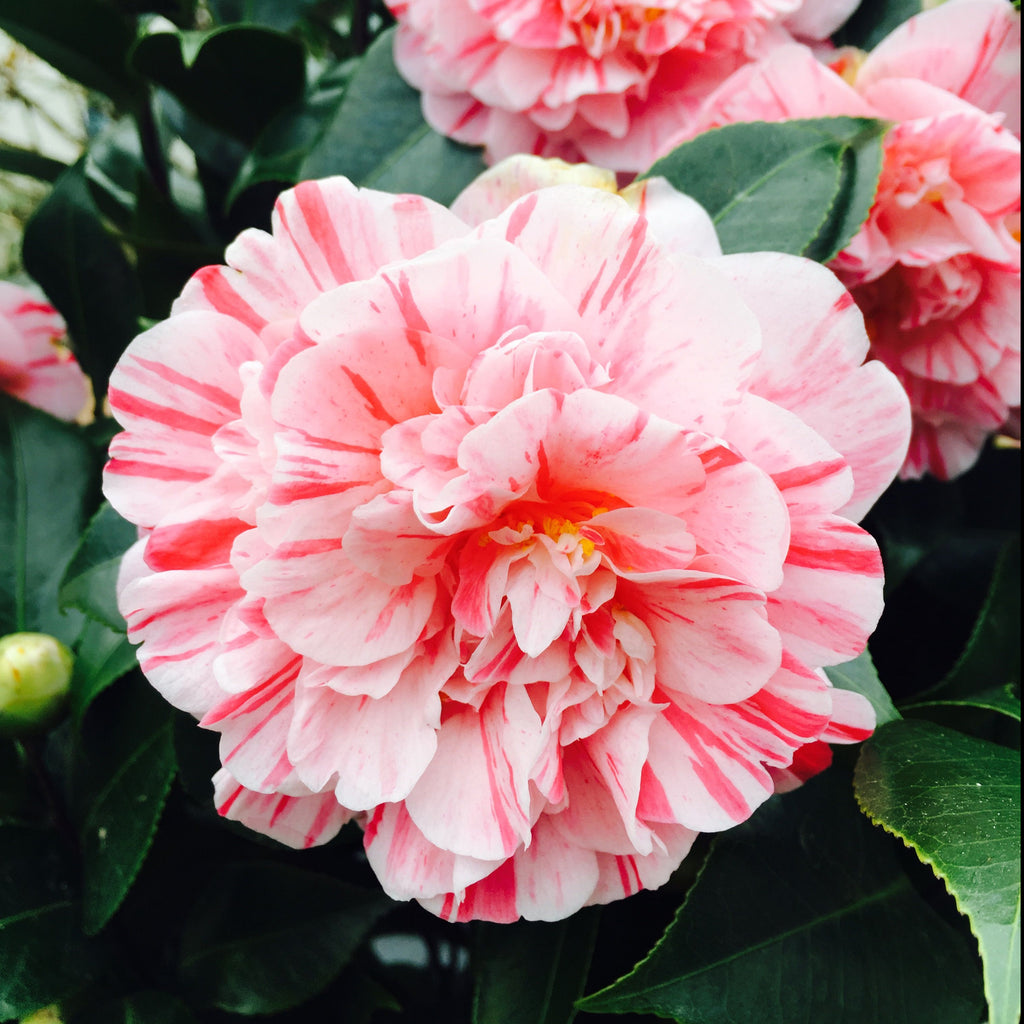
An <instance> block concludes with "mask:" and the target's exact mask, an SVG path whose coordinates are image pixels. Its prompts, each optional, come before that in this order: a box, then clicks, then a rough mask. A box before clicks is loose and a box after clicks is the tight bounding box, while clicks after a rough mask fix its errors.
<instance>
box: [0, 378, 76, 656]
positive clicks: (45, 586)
mask: <svg viewBox="0 0 1024 1024" xmlns="http://www.w3.org/2000/svg"><path fill="white" fill-rule="evenodd" d="M0 481H2V485H0V636H2V635H3V634H5V633H14V632H20V631H23V630H30V631H38V632H43V633H51V634H53V635H54V636H56V637H57V638H58V639H60V640H63V641H64V642H65V643H68V644H70V643H71V642H72V641H73V640H74V638H75V635H76V633H77V631H78V626H79V623H80V621H81V617H80V616H79V615H64V614H61V612H60V610H59V609H58V607H57V590H58V587H59V585H60V578H61V576H62V575H63V572H64V566H65V565H66V564H67V562H68V559H69V558H70V557H71V555H72V553H73V552H74V550H75V548H76V547H77V545H78V537H79V534H80V533H81V530H82V526H83V525H84V523H85V520H86V517H87V515H88V505H89V502H90V500H91V498H92V489H93V487H94V485H95V469H94V466H93V453H92V451H91V449H90V447H89V444H88V443H87V442H86V441H85V439H84V438H83V436H82V432H81V430H80V428H78V427H75V426H74V425H69V424H67V423H63V422H61V421H60V420H55V419H54V418H53V417H52V416H48V415H47V414H46V413H43V412H39V411H38V410H36V409H32V408H30V407H29V406H27V405H25V404H23V403H22V402H18V401H16V400H15V399H13V398H9V397H8V396H7V395H5V394H3V393H0ZM58 495H59V500H57V498H56V496H58Z"/></svg>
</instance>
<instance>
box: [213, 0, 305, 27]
mask: <svg viewBox="0 0 1024 1024" xmlns="http://www.w3.org/2000/svg"><path fill="white" fill-rule="evenodd" d="M316 2H317V0H209V8H210V13H211V14H212V15H213V16H214V18H215V19H216V21H217V24H219V25H227V24H230V23H231V22H237V21H243V22H248V23H250V24H254V25H263V26H265V27H266V28H273V29H277V30H278V31H279V32H287V31H288V29H290V28H291V27H292V26H293V25H294V24H295V23H296V22H297V21H298V20H299V19H300V18H301V17H302V16H303V14H305V13H306V10H307V9H308V8H310V7H312V6H313V5H314V4H315V3H316Z"/></svg>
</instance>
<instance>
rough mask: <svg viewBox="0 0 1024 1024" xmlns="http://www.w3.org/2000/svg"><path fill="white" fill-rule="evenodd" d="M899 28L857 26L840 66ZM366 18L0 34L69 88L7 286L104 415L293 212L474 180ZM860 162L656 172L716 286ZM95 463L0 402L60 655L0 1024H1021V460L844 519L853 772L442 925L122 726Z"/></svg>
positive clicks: (715, 145)
mask: <svg viewBox="0 0 1024 1024" xmlns="http://www.w3.org/2000/svg"><path fill="white" fill-rule="evenodd" d="M919 7H920V5H919V4H918V3H916V2H913V3H911V2H905V0H888V2H886V3H878V4H869V3H865V4H863V5H862V8H861V11H860V12H859V13H858V14H857V16H856V17H855V18H854V19H853V20H852V21H851V22H850V24H849V25H848V26H847V28H846V29H845V30H844V33H843V35H842V36H841V37H840V38H841V41H844V42H851V43H856V44H858V45H871V44H872V43H873V42H875V41H877V39H878V38H881V36H882V35H884V34H885V32H886V31H887V30H888V29H889V28H890V27H892V25H894V24H898V23H899V22H900V21H902V20H903V19H904V18H905V17H907V16H909V14H910V13H913V12H914V11H916V10H917V9H919ZM156 15H159V16H161V17H162V18H163V19H164V20H162V21H159V22H157V21H154V16H156ZM388 20H389V18H388V15H387V14H386V12H385V11H384V9H383V8H382V7H380V6H379V5H374V4H372V3H369V2H367V0H244V2H243V0H207V2H205V3H197V2H195V0H106V2H104V0H34V2H33V3H30V4H26V3H24V2H23V0H0V28H2V29H3V30H5V31H6V32H8V33H10V34H11V35H12V36H14V37H15V38H16V39H18V40H19V41H21V42H22V43H23V44H25V45H26V46H28V47H29V48H31V49H33V50H34V51H35V52H36V53H38V54H39V55H40V56H42V57H43V58H45V59H46V60H47V61H49V62H51V63H52V64H53V65H54V66H55V67H57V68H58V69H59V70H61V71H62V72H63V73H64V74H66V75H68V76H69V77H70V78H72V79H74V80H75V81H77V82H80V83H81V84H82V85H84V86H85V87H87V88H88V89H89V90H91V97H92V99H91V113H92V118H93V122H94V123H93V124H92V127H91V132H90V142H89V145H88V149H87V152H85V153H84V154H83V155H82V157H81V159H80V160H78V161H77V162H76V163H74V164H73V165H72V166H64V165H62V164H60V163H59V162H57V161H54V160H53V159H50V158H41V157H39V156H38V154H32V153H30V152H28V151H21V150H20V149H18V148H17V147H10V146H6V145H5V146H3V147H0V167H2V168H3V169H6V170H15V171H18V172H19V173H22V174H27V175H30V176H33V177H35V178H37V179H39V181H41V182H47V183H52V188H51V189H50V191H49V193H48V197H47V198H46V200H45V201H44V202H43V204H42V205H41V206H40V208H39V209H38V211H37V212H36V214H35V216H34V218H33V219H32V221H31V222H30V223H29V225H28V227H27V229H26V232H25V241H24V261H25V266H26V268H27V270H28V271H29V273H30V274H31V275H32V276H33V277H34V278H35V280H36V281H37V282H38V283H39V284H40V286H41V287H43V288H44V289H45V290H46V292H47V293H48V295H49V296H50V298H51V300H52V301H53V302H54V303H55V304H56V305H57V306H58V308H59V309H60V311H61V312H62V314H63V315H64V317H65V319H66V320H67V322H68V324H69V328H70V337H71V342H72V344H73V346H74V348H75V350H76V352H77V355H78V358H79V359H80V361H81V363H82V364H83V366H84V367H85V369H86V370H87V372H88V373H89V374H90V375H91V377H92V380H93V384H94V388H95V391H96V394H97V396H98V397H101V396H102V395H103V394H104V393H105V391H106V388H107V381H108V378H109V375H110V371H111V369H112V367H113V366H114V364H115V362H116V361H117V358H118V357H119V355H120V354H121V352H122V351H123V349H124V347H125V345H126V344H127V343H128V341H129V340H130V339H131V338H132V337H133V336H134V334H135V333H136V332H137V331H138V330H139V329H140V327H141V326H144V325H145V324H146V323H147V322H148V321H149V320H152V319H159V318H161V317H163V316H164V315H166V313H167V311H168V308H169V304H170V302H171V300H172V299H173V297H174V296H175V295H176V294H177V293H178V292H179V291H180V288H181V286H182V285H183V283H184V282H185V280H187V278H188V276H189V275H190V274H191V273H193V272H194V271H195V270H196V269H198V268H199V267H200V266H202V265H204V264H206V263H210V262H216V261H219V259H220V257H221V253H222V251H223V248H224V246H225V245H226V244H227V243H228V242H229V241H230V240H231V239H232V238H234V237H235V235H236V234H237V233H238V232H239V231H240V230H242V229H244V228H246V227H250V226H256V227H264V228H265V227H266V226H267V225H268V223H269V216H270V210H271V207H272V203H273V200H274V197H275V196H276V195H277V193H278V192H279V191H280V190H281V189H282V188H284V187H286V186H287V185H289V184H291V183H294V182H295V181H298V180H300V179H302V178H304V177H309V176H319V175H326V174H337V173H344V174H347V175H349V176H350V177H352V178H353V180H355V181H356V182H357V183H359V184H363V185H367V186H370V187H375V188H380V189H385V190H389V191H412V190H415V191H417V192H420V193H423V194H426V195H428V196H431V197H432V198H434V199H437V200H438V201H441V202H450V201H451V200H452V199H453V198H454V197H455V196H456V195H457V194H458V192H459V191H460V190H461V188H463V187H464V186H465V185H466V184H467V183H468V182H469V181H470V180H472V178H473V177H474V176H475V175H476V174H477V173H479V171H480V170H481V169H482V167H483V163H482V159H481V156H480V153H479V152H478V151H476V150H473V149H469V148H467V147H463V146H460V145H458V144H455V143H452V142H450V141H449V140H447V139H444V138H442V137H441V136H439V135H437V134H436V133H435V132H433V131H432V130H431V129H430V128H429V127H428V126H427V125H426V123H425V122H424V120H423V118H422V115H421V113H420V106H419V98H418V96H417V94H416V93H415V91H414V90H412V89H411V88H410V87H408V86H407V85H406V84H405V83H404V82H402V80H401V79H400V78H399V77H398V75H397V73H396V71H395V69H394V64H393V61H392V59H391V44H392V38H391V33H390V32H389V31H388V30H387V25H388ZM886 127H887V126H886V125H885V124H882V123H880V122H874V121H867V120H859V119H851V118H838V119H825V120H817V121H807V122H795V123H792V124H790V125H785V126H769V125H759V124H755V125H741V126H734V127H731V128H725V129H720V130H718V131H715V132H712V133H708V134H707V135H704V136H701V137H698V138H697V139H695V140H694V141H692V142H690V143H688V144H686V145H684V146H682V147H680V148H679V149H678V150H677V151H675V152H674V153H672V154H671V155H669V156H668V157H666V158H665V159H664V160H662V161H660V162H659V163H658V164H656V165H655V166H654V167H652V168H651V169H650V171H649V172H648V173H649V174H662V175H665V176H667V177H668V178H669V180H670V181H672V182H674V183H675V184H676V185H678V186H679V187H680V188H682V189H683V190H684V191H687V192H689V193H691V194H692V195H694V196H695V197H696V198H698V199H699V200H700V201H702V202H703V203H704V204H705V205H706V206H707V208H708V209H709V211H710V212H711V214H712V216H713V218H714V219H715V221H716V224H717V227H718V229H719V231H720V233H721V237H722V240H723V243H724V246H725V249H726V251H732V252H735V251H750V250H755V249H776V250H781V251H786V252H793V253H799V254H805V255H808V256H811V257H812V258H816V259H819V260H822V261H824V260H827V259H828V258H830V257H831V256H832V255H833V254H834V253H835V252H836V251H837V250H838V249H839V248H840V247H841V246H842V245H843V244H844V242H846V241H847V240H848V239H849V238H850V237H851V235H852V234H853V233H854V232H855V231H856V230H857V228H858V227H859V225H860V224H861V223H862V221H863V219H864V217H865V216H866V214H867V210H868V208H869V206H870V204H871V201H872V197H873V195H874V189H875V185H876V183H877V177H878V167H879V160H880V153H881V140H882V137H883V135H884V133H885V131H886ZM709 169H713V170H709ZM143 318H145V319H143ZM113 429H114V427H113V425H112V424H110V423H109V422H105V421H102V420H101V421H100V422H99V423H97V424H93V425H92V426H90V427H80V426H77V425H74V424H71V425H69V424H63V423H59V422H57V421H56V420H53V419H52V418H50V417H49V416H47V415H45V414H43V413H40V412H36V411H35V410H32V409H29V408H28V407H26V406H23V405H21V404H20V403H18V402H16V401H14V400H13V399H9V398H7V397H6V396H4V395H2V394H0V481H2V484H0V633H8V632H13V631H21V630H40V631H46V632H49V633H52V634H54V635H56V636H58V637H59V638H60V639H62V640H63V641H64V642H66V643H67V644H69V646H71V647H72V648H73V650H74V651H75V654H76V656H77V660H76V667H75V675H74V678H73V680H72V688H71V701H70V714H69V716H68V718H67V719H66V720H65V721H64V723H63V724H62V725H61V726H60V727H58V728H57V729H56V730H54V731H53V732H52V733H50V734H49V736H47V737H46V738H45V739H34V740H25V741H24V742H16V741H14V740H7V739H0V1020H14V1019H19V1018H21V1017H25V1016H27V1015H29V1014H30V1013H32V1012H34V1011H36V1010H38V1009H40V1008H41V1007H43V1006H45V1005H47V1004H50V1003H59V1004H60V1007H61V1013H62V1015H63V1019H64V1020H65V1021H67V1022H68V1024H98V1022H101V1021H102V1022H120V1021H123V1022H125V1024H128V1022H131V1024H189V1022H199V1024H204V1022H210V1024H224V1022H227V1021H230V1020H235V1019H239V1018H240V1017H243V1016H250V1015H253V1014H259V1015H261V1019H266V1020H272V1021H281V1022H284V1024H287V1022H292V1021H298V1020H300V1019H301V1020H303V1021H308V1020H334V1019H346V1020H353V1021H367V1022H374V1021H376V1022H380V1021H384V1022H387V1021H397V1020H419V1019H439V1018H438V1017H437V1014H438V1013H441V1014H443V1019H446V1020H451V1021H460V1020H464V1021H470V1020H472V1021H474V1022H475V1024H497V1022H498V1021H516V1022H518V1021H522V1022H524V1024H525V1022H527V1021H529V1022H537V1024H562V1022H567V1021H570V1020H572V1019H573V1017H574V1016H575V1015H576V1014H580V1015H581V1017H580V1019H581V1020H583V1021H590V1020H594V1021H600V1020H601V1019H610V1018H608V1017H606V1016H605V1015H611V1014H623V1013H625V1014H632V1015H634V1017H633V1018H632V1019H635V1020H640V1019H651V1018H649V1017H648V1018H644V1017H643V1016H642V1015H645V1014H655V1015H658V1016H660V1017H668V1018H671V1019H674V1020H678V1021H686V1022H690V1024H705V1022H706V1024H711V1022H723V1024H724V1022H726V1021H734V1022H735V1021H739V1022H749V1021H758V1022H761V1021H763V1022H769V1021H773V1020H777V1021H779V1022H780V1024H781V1022H786V1024H789V1022H796V1021H800V1020H805V1019H806V1020H811V1019H816V1020H817V1019H822V1018H825V1019H828V1020H835V1021H839V1022H842V1021H849V1022H851V1024H855V1022H860V1021H866V1020H879V1021H883V1020H884V1021H893V1022H898V1024H932V1022H941V1021H946V1020H948V1021H949V1022H950V1024H958V1022H970V1021H976V1020H980V1019H982V1016H983V1014H984V1012H985V1011H984V1005H985V1003H986V1002H987V1005H988V1012H989V1015H990V1016H989V1019H990V1021H991V1024H1013V1022H1014V1021H1015V1020H1016V1019H1017V1018H1018V1016H1019V999H1020V995H1019V964H1018V963H1017V960H1018V956H1017V954H1018V953H1019V941H1020V939H1019V900H1020V880H1019V831H1018V829H1019V813H1018V812H1019V785H1018V782H1019V734H1020V726H1019V721H1020V696H1019V693H1020V690H1019V687H1020V662H1019V624H1020V607H1019V593H1020V572H1019V540H1017V539H1016V538H1017V537H1018V536H1019V522H1020V514H1019V493H1020V487H1019V473H1020V464H1019V453H1018V452H1016V451H1012V450H1002V449H1000V450H996V449H990V450H988V451H986V452H985V454H984V455H983V457H982V459H981V461H980V462H979V464H978V466H977V467H976V468H975V469H974V470H972V471H971V472H969V473H968V474H966V475H965V476H964V477H963V478H961V479H960V480H959V481H957V482H955V483H954V484H938V483H935V482H934V481H927V482H923V483H905V484H896V485H894V486H893V488H891V490H890V491H889V492H888V493H887V494H886V495H885V496H884V498H883V500H882V501H881V502H880V503H879V505H878V506H877V507H876V509H875V510H874V511H873V512H872V514H871V516H870V518H869V520H868V524H867V525H868V526H869V528H870V529H871V530H872V531H873V532H874V533H875V535H876V537H877V538H878V539H879V541H880V544H881V546H882V549H883V556H884V559H885V562H886V567H887V576H888V593H887V601H888V604H887V611H886V613H885V616H884V617H883V620H882V623H881V625H880V628H879V631H878V633H877V634H876V638H875V640H874V641H873V643H872V654H871V655H867V654H865V655H864V656H862V658H860V659H857V661H855V662H852V663H850V664H848V665H845V666H837V667H835V668H834V669H831V670H830V671H829V675H830V678H831V680H832V682H833V684H834V685H836V686H838V687H842V688H847V689H856V690H859V691H860V692H862V693H865V694H866V695H867V696H868V697H869V699H870V700H871V701H872V703H873V704H874V706H875V708H876V712H877V714H878V720H879V722H880V723H881V728H880V729H879V731H878V733H877V734H876V736H875V738H873V739H872V740H871V741H870V742H869V743H868V744H866V745H865V747H864V749H863V750H862V751H861V752H860V753H859V756H857V755H856V754H855V753H854V754H850V756H843V755H842V754H839V755H837V763H836V765H835V766H834V767H833V768H832V769H831V770H830V771H828V772H826V773H825V774H824V775H823V776H822V777H821V778H819V779H817V780H814V781H813V782H812V783H810V784H808V785H807V786H805V787H804V788H803V789H802V790H800V791H798V792H796V793H793V794H788V795H786V796H782V797H777V798H774V799H773V800H771V801H770V802H769V803H768V804H767V805H766V806H765V807H763V808H762V809H761V811H759V812H758V813H757V814H756V815H755V816H754V818H753V819H751V821H749V822H748V823H746V824H744V825H743V826H740V827H738V828H736V829H734V830H733V831H731V832H729V833H726V834H724V835H722V836H721V837H719V838H716V839H714V840H713V841H711V842H704V841H702V842H701V843H699V844H698V848H697V849H696V850H695V851H694V853H693V854H692V855H691V856H690V858H688V859H687V861H686V862H684V864H683V867H682V868H681V869H680V871H679V872H678V873H677V875H676V876H675V877H674V878H673V880H672V881H671V882H670V883H669V884H668V885H667V886H665V887H664V888H663V889H662V890H659V891H658V892H654V893H644V894H641V895H639V896H637V897H635V898H632V899H630V900H627V901H625V902H624V903H622V904H620V905H616V906H614V907H609V908H605V909H603V910H598V909H589V910H587V911H584V912H583V913H581V914H579V915H577V916H576V917H574V918H572V919H570V920H568V921H564V922H559V923H554V924H546V923H529V924H528V923H520V924H516V925H511V926H496V925H480V926H473V927H467V926H456V925H447V924H443V923H442V922H440V921H437V920H435V919H434V918H432V917H430V916H429V915H427V914H426V912H424V911H421V910H420V909H419V908H417V907H415V906H407V905H402V904H395V903H392V902H391V901H389V900H387V899H386V898H385V897H383V896H382V895H381V894H380V892H379V887H378V886H377V884H376V882H375V880H374V879H373V877H372V876H371V874H370V872H369V869H368V868H367V866H366V863H365V859H364V857H363V855H362V851H361V845H360V838H359V834H358V830H357V829H355V827H354V826H350V828H349V829H346V830H345V831H343V833H342V834H341V836H340V837H339V838H338V839H337V840H335V841H334V842H333V843H331V844H330V845H329V846H327V847H325V848H323V849H319V850H314V851H306V852H302V853H297V852H294V851H290V850H287V849H285V848H284V847H282V846H279V845H277V844H275V843H272V842H269V841H266V840H263V839H262V838H261V837H259V836H256V835H253V834H251V833H249V832H246V831H245V830H242V829H240V828H237V827H235V826H234V825H232V824H230V823H228V822H225V821H223V820H221V819H219V818H218V817H217V816H216V814H215V812H214V811H213V809H212V801H211V790H210V787H209V784H208V779H209V777H210V776H211V774H212V772H213V771H214V770H215V768H216V766H217V759H216V756H215V749H214V748H215V746H216V743H215V741H214V740H213V739H212V737H211V736H210V735H209V734H204V733H203V732H201V731H200V730H199V729H197V728H196V727H195V725H194V723H191V722H189V721H187V720H186V718H185V716H179V715H178V714H177V713H174V712H172V711H171V710H170V709H169V708H167V706H166V705H165V704H164V703H163V702H162V701H161V700H160V699H159V698H157V697H156V696H155V695H154V694H153V693H152V692H151V690H150V689H149V687H148V685H147V684H146V683H145V682H144V680H143V678H142V676H141V674H140V673H139V672H138V671H137V668H136V663H135V658H134V653H133V651H132V648H131V646H130V645H129V644H128V642H127V639H126V637H125V635H124V623H123V621H122V620H121V618H120V615H119V614H118V612H117V608H116V602H115V600H114V588H115V585H116V574H117V565H118V560H119V557H120V555H121V553H122V552H123V551H124V550H125V549H126V548H127V547H128V546H129V545H130V544H131V543H132V541H133V540H134V531H133V530H132V529H131V528H130V527H127V526H126V525H125V524H124V523H123V522H121V521H120V520H119V518H118V517H117V516H116V515H115V514H114V513H113V512H112V511H111V510H110V509H109V508H108V507H107V506H105V505H103V504H101V499H100V494H99V486H98V480H99V471H100V467H101V465H102V461H103V458H104V447H105V443H106V441H107V440H109V437H110V435H111V433H112V431H113ZM1015 544H1016V545H1017V546H1015ZM872 656H873V659H874V660H873V662H872ZM876 668H877V671H876ZM854 762H856V763H855V764H854ZM854 792H855V793H856V801H857V802H858V803H859V805H860V808H861V810H858V809H857V803H855V801H854V798H853V794H854ZM1014 801H1016V802H1014ZM861 812H863V813H861ZM872 823H875V824H877V825H878V826H880V827H878V828H875V827H873V825H872ZM889 833H891V835H890V834H889ZM1015 842H1016V845H1014V843H1015ZM906 847H909V850H908V849H907V848H906ZM698 868H699V873H698V870H697V869H698ZM1015 868H1016V872H1015V871H1014V869H1015ZM940 880H941V881H940ZM947 890H948V891H947ZM254 896H258V897H259V898H258V899H254ZM976 953H977V954H978V955H980V965H981V967H980V968H979V960H978V956H976ZM636 1015H639V1016H636Z"/></svg>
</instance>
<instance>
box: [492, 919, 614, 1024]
mask: <svg viewBox="0 0 1024 1024" xmlns="http://www.w3.org/2000/svg"><path fill="white" fill-rule="evenodd" d="M597 925H598V914H597V912H596V910H594V909H593V908H590V909H587V910H583V911H581V912H580V913H578V914H575V915H573V916H572V917H570V918H568V919H567V920H565V921H556V922H553V923H550V924H549V923H547V922H543V921H520V922H518V923H517V924H511V925H495V924H480V925H477V926H476V929H475V932H474V940H475V941H474V945H473V964H474V968H475V970H474V975H475V988H474V992H473V1022H474V1024H566V1022H567V1021H571V1020H572V1019H573V1018H574V1017H575V1016H576V1010H575V1006H574V1004H575V1002H576V1000H577V999H578V998H579V997H580V995H581V994H582V992H583V986H584V984H585V983H586V980H587V972H588V971H589V969H590V958H591V955H592V954H593V951H594V940H595V938H596V936H597Z"/></svg>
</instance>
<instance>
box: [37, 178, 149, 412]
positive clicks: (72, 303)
mask: <svg viewBox="0 0 1024 1024" xmlns="http://www.w3.org/2000/svg"><path fill="white" fill-rule="evenodd" d="M23 258H24V261H25V268H26V269H27V270H28V272H29V274H31V275H32V277H33V278H35V280H36V281H37V282H38V284H39V286H40V287H41V288H42V289H43V291H44V292H46V295H47V297H48V298H49V299H50V301H51V302H52V303H53V304H54V305H55V306H56V307H57V309H58V310H60V312H61V314H62V315H63V316H64V319H65V320H66V321H67V324H68V333H69V334H70V337H71V345H72V347H73V348H74V350H75V354H76V355H77V356H78V361H79V362H80V363H81V364H82V367H83V369H84V370H85V372H86V373H88V374H89V376H90V377H91V378H92V382H93V390H94V391H95V392H96V396H97V399H99V398H101V397H102V395H103V394H104V393H105V392H106V390H107V378H108V377H109V376H110V371H111V370H112V369H113V367H114V364H115V363H116V362H117V360H118V358H119V357H120V355H121V353H122V352H123V351H124V349H125V347H126V346H127V344H128V342H129V341H131V339H132V338H133V337H134V336H135V333H136V329H137V322H138V321H137V318H138V314H139V290H138V283H137V281H136V279H135V275H134V273H133V271H132V269H131V267H130V266H129V264H128V261H127V259H126V258H125V255H124V252H123V251H122V250H121V247H120V245H118V243H117V242H116V241H115V240H114V238H112V237H111V235H110V234H109V233H108V232H107V230H106V228H105V227H104V225H103V222H102V220H101V218H100V212H99V210H98V208H97V206H96V203H95V202H94V201H93V198H92V195H91V194H90V192H89V186H88V184H87V183H86V180H85V174H84V170H83V163H82V162H81V161H80V162H79V163H77V164H75V166H74V167H72V168H70V169H69V170H68V171H67V172H66V173H65V174H63V175H61V177H60V179H59V180H58V181H57V183H56V184H55V185H54V187H53V191H52V192H51V193H50V195H49V196H48V197H47V198H46V199H45V200H44V201H43V203H42V204H40V206H39V208H38V209H37V210H36V212H35V214H34V215H33V216H32V219H31V220H30V221H29V222H28V224H27V225H26V227H25V242H24V247H23Z"/></svg>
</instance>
